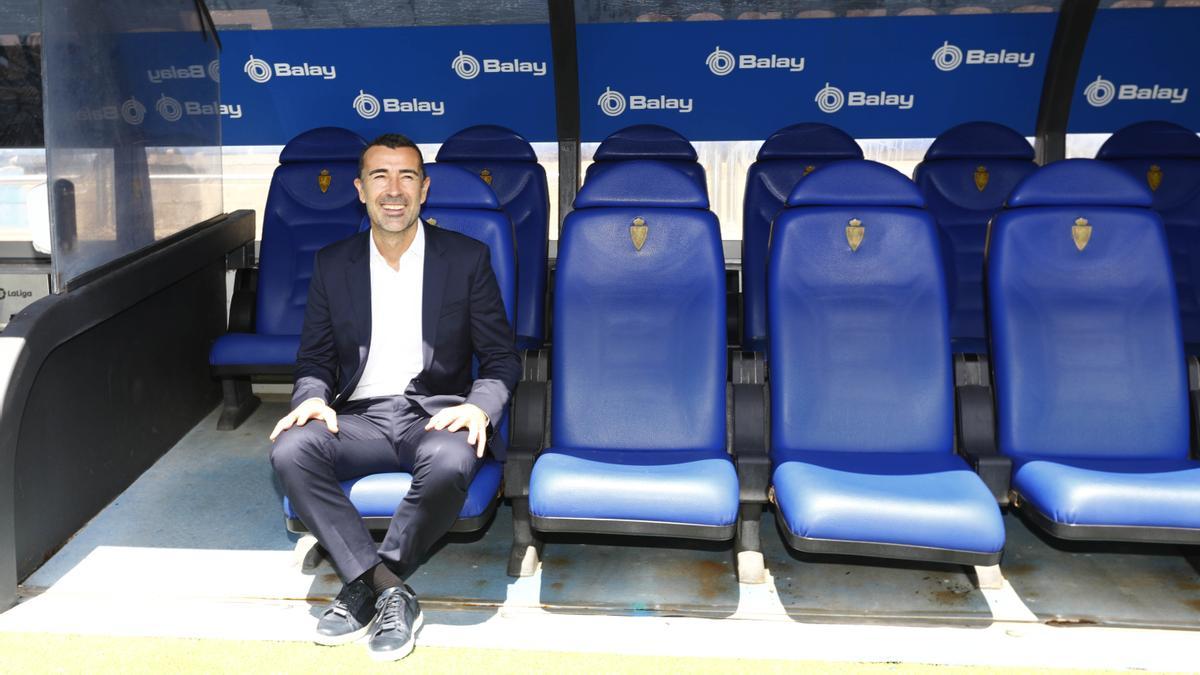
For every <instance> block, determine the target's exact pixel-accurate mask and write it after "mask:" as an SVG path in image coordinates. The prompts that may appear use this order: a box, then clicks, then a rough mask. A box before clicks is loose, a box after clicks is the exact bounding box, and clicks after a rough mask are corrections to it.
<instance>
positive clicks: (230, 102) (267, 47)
mask: <svg viewBox="0 0 1200 675" xmlns="http://www.w3.org/2000/svg"><path fill="white" fill-rule="evenodd" d="M221 39H222V42H223V45H224V49H223V50H222V53H221V65H220V72H219V75H218V76H219V77H220V79H221V115H222V131H223V142H224V144H225V145H280V144H283V143H286V142H287V141H288V139H290V138H292V137H293V136H295V135H296V134H298V133H300V132H301V131H304V130H306V129H311V128H313V127H318V126H325V125H332V126H340V127H346V128H348V129H352V130H354V131H356V132H358V133H359V134H361V135H362V136H364V137H366V138H368V139H369V138H371V137H373V136H376V135H378V134H382V133H386V132H400V133H403V134H406V135H408V136H409V137H411V138H412V139H413V140H415V141H417V142H419V143H440V142H442V141H443V140H445V139H446V137H447V136H449V135H451V134H453V133H454V132H456V131H458V130H460V129H462V128H464V127H468V126H471V125H473V124H499V125H502V126H506V127H509V128H511V129H513V130H515V131H517V132H518V133H520V134H521V135H523V136H525V138H526V139H528V140H529V141H553V140H555V137H556V134H555V122H554V114H555V106H554V73H553V71H552V68H551V63H550V30H549V28H548V27H547V26H546V25H516V26H454V27H412V28H364V29H337V30H274V31H226V32H223V33H222V34H221ZM189 67H190V66H189ZM197 72H199V71H197Z"/></svg>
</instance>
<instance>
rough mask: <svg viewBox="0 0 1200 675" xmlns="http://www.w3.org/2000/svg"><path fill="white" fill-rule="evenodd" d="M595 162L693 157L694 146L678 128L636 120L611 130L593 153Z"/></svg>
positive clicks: (694, 155)
mask: <svg viewBox="0 0 1200 675" xmlns="http://www.w3.org/2000/svg"><path fill="white" fill-rule="evenodd" d="M593 159H595V160H596V161H597V162H608V161H614V160H625V159H682V160H687V161H691V162H694V161H696V149H695V148H693V147H692V144H691V143H690V142H688V139H686V138H684V137H683V136H682V135H680V134H679V132H677V131H675V130H673V129H668V128H666V127H663V126H659V125H657V124H635V125H633V126H631V127H625V128H624V129H619V130H617V131H614V132H612V134H610V135H609V137H608V138H606V139H604V140H603V141H601V142H600V147H598V148H596V154H595V155H594V156H593Z"/></svg>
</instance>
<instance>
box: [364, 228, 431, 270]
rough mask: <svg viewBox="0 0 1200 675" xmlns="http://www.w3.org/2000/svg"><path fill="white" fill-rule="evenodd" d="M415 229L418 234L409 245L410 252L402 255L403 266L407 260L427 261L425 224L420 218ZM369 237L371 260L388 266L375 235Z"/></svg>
mask: <svg viewBox="0 0 1200 675" xmlns="http://www.w3.org/2000/svg"><path fill="white" fill-rule="evenodd" d="M415 227H416V228H417V234H416V236H415V237H413V240H412V244H409V246H408V250H407V251H405V252H404V253H402V254H401V255H400V261H401V264H403V262H404V261H405V260H417V259H420V260H424V259H425V223H424V222H423V221H422V220H421V219H420V218H417V222H416V225H415ZM368 236H369V238H370V239H371V260H373V261H375V262H379V263H383V264H384V265H387V260H386V259H385V258H384V257H383V254H382V253H380V252H379V245H378V244H376V243H375V235H374V234H370V235H368ZM389 269H390V267H389Z"/></svg>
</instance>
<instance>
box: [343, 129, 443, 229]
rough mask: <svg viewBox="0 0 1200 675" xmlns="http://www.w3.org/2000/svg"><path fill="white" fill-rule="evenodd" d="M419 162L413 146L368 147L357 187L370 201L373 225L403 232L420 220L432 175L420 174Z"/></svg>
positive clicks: (360, 196)
mask: <svg viewBox="0 0 1200 675" xmlns="http://www.w3.org/2000/svg"><path fill="white" fill-rule="evenodd" d="M420 166H421V165H420V162H419V160H418V157H417V151H416V150H414V149H412V148H388V147H385V146H382V145H376V146H373V147H371V148H370V149H369V150H367V154H366V155H365V156H364V157H363V170H362V175H361V176H359V177H358V178H355V179H354V187H356V188H358V198H359V200H360V201H362V203H363V204H366V205H367V216H369V217H370V219H371V228H372V229H375V228H378V229H381V230H384V231H386V232H394V233H400V232H405V231H407V230H408V229H409V228H411V227H412V226H413V225H414V224H415V223H416V222H417V216H418V215H419V214H420V212H421V205H422V204H424V203H425V195H426V193H428V192H429V177H428V176H422V175H421V173H420Z"/></svg>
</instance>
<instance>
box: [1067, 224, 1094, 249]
mask: <svg viewBox="0 0 1200 675" xmlns="http://www.w3.org/2000/svg"><path fill="white" fill-rule="evenodd" d="M1071 238H1072V239H1074V240H1075V248H1077V249H1079V250H1080V251H1082V250H1083V249H1085V248H1087V245H1088V242H1089V241H1091V239H1092V226H1091V225H1089V224H1088V221H1087V218H1076V219H1075V224H1074V225H1072V226H1071Z"/></svg>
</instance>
